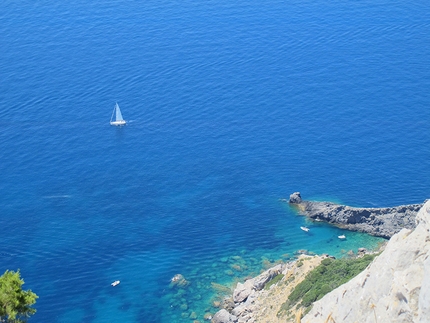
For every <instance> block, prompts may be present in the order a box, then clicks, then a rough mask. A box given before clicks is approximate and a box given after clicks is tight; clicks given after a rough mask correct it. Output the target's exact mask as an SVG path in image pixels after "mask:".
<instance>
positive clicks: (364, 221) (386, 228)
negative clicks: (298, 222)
mask: <svg viewBox="0 0 430 323" xmlns="http://www.w3.org/2000/svg"><path fill="white" fill-rule="evenodd" d="M283 201H286V200H283ZM288 203H289V204H290V205H291V207H293V208H294V209H296V210H297V212H298V213H299V214H301V215H304V216H307V217H309V218H310V219H312V220H315V221H324V222H328V223H330V224H333V225H336V226H338V227H341V228H344V229H348V230H351V231H358V232H364V233H368V234H371V235H374V236H378V237H383V238H387V239H388V238H390V237H392V236H393V235H394V234H396V233H397V232H399V231H400V230H401V229H414V228H415V226H416V222H415V218H416V215H417V213H418V211H419V210H420V208H421V207H422V206H423V205H424V203H421V204H408V205H400V206H396V207H385V208H358V207H351V206H346V205H340V204H336V203H332V202H317V201H305V200H302V197H301V195H300V192H295V193H293V194H291V195H290V199H289V200H288Z"/></svg>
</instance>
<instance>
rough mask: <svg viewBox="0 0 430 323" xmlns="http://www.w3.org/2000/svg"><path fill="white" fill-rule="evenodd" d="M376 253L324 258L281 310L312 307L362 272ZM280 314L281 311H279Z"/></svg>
mask: <svg viewBox="0 0 430 323" xmlns="http://www.w3.org/2000/svg"><path fill="white" fill-rule="evenodd" d="M375 256H376V255H365V256H363V257H361V258H354V259H336V260H335V259H331V258H327V259H324V260H323V261H322V262H321V264H320V265H319V266H318V267H316V268H315V269H313V270H312V271H311V272H310V273H309V274H308V275H307V276H306V278H305V279H304V280H303V281H302V282H301V283H299V284H298V285H297V286H296V287H295V288H294V290H293V291H292V292H291V294H290V295H289V297H288V300H287V301H286V302H285V303H284V304H283V305H282V306H281V310H280V312H283V311H289V309H291V308H292V307H294V306H296V305H297V307H305V308H310V306H311V305H312V303H313V302H315V301H317V300H319V299H321V298H322V297H323V296H324V295H325V294H327V293H329V292H331V291H332V290H334V289H336V288H337V287H339V286H340V285H342V284H344V283H346V282H347V281H349V280H350V279H351V278H353V277H355V276H356V275H358V274H359V273H360V272H362V271H363V270H364V269H365V268H366V267H367V266H368V265H369V264H370V263H371V262H372V260H373V259H374V258H375ZM279 314H280V313H279Z"/></svg>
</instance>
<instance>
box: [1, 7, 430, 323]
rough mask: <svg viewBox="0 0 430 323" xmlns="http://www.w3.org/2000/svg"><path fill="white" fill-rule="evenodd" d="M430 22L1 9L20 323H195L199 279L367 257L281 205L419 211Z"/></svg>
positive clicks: (393, 15)
mask: <svg viewBox="0 0 430 323" xmlns="http://www.w3.org/2000/svg"><path fill="white" fill-rule="evenodd" d="M429 7H430V3H428V1H421V0H419V1H414V2H413V3H410V2H408V1H404V0H402V1H367V0H365V1H331V2H329V3H327V1H320V0H316V1H302V0H301V1H276V0H268V1H264V2H263V3H260V2H258V1H252V0H250V1H236V2H232V1H224V0H218V1H200V2H197V1H187V0H185V1H152V0H147V1H116V0H110V1H83V0H74V1H67V2H66V1H62V2H59V3H53V2H52V1H16V0H14V1H9V0H6V1H3V2H2V5H1V6H0V34H1V35H2V36H1V37H0V48H1V51H0V72H1V74H0V75H1V78H0V102H1V103H2V107H3V113H2V118H1V120H0V151H1V160H0V170H1V172H0V174H1V175H0V176H1V177H0V179H1V180H0V226H1V227H2V232H3V234H2V235H1V237H0V257H1V261H0V264H1V266H0V270H1V271H2V272H3V271H5V270H6V269H12V270H16V269H18V268H19V269H20V270H21V275H22V277H23V278H24V280H25V282H26V283H25V285H24V287H25V288H31V289H32V290H33V291H35V292H36V293H37V294H38V295H39V297H40V298H39V299H38V301H37V303H36V308H37V310H38V312H37V314H36V315H35V316H34V317H32V318H31V320H30V321H31V322H92V323H93V322H113V321H115V322H148V323H153V322H154V323H155V322H163V323H165V322H192V321H193V319H190V317H191V318H193V317H194V315H193V314H192V313H193V312H195V316H196V317H197V320H199V321H201V322H203V320H204V319H203V315H204V314H205V313H214V312H215V311H216V310H217V309H216V308H215V307H213V301H214V300H219V299H220V298H222V297H223V293H222V292H220V289H222V288H219V285H215V284H212V283H216V284H221V285H223V286H226V287H231V286H234V283H235V282H236V281H238V280H242V279H244V277H246V276H248V275H255V274H258V273H259V271H260V270H262V269H264V268H266V267H267V266H270V265H271V264H273V263H274V262H276V261H279V260H288V259H289V258H290V257H292V256H293V254H294V252H296V251H297V250H299V249H306V250H308V251H311V252H315V253H330V254H333V255H336V256H342V255H345V254H346V253H347V251H348V250H356V249H357V248H358V247H362V246H365V247H369V248H371V247H375V246H376V245H377V244H378V243H379V242H380V239H376V238H373V237H369V236H367V235H363V234H358V233H350V232H347V233H345V234H346V235H347V240H346V241H339V240H338V239H337V238H336V236H337V235H339V234H340V233H341V232H342V231H341V230H339V229H337V228H333V227H330V226H328V225H325V224H320V223H318V224H315V223H306V220H305V219H304V218H302V217H299V216H297V215H296V214H294V213H293V211H292V210H291V209H290V208H289V207H288V205H287V204H285V203H282V202H281V201H280V200H279V199H281V198H288V196H289V194H290V193H292V192H294V191H300V192H302V196H303V197H304V198H305V199H319V200H331V201H337V202H341V203H345V204H349V205H355V206H375V207H382V206H394V205H399V204H407V203H421V202H423V201H424V200H425V199H427V198H429V197H430V148H429V143H430V130H429V129H430V127H429V122H430V108H429V107H430V46H429V44H430V10H429V9H430V8H429ZM115 102H118V103H119V105H120V107H121V108H122V112H123V115H124V117H125V119H126V120H128V121H129V124H128V125H127V126H126V127H123V128H115V127H111V126H110V125H109V118H110V115H111V112H112V109H113V107H114V105H115ZM303 224H306V225H308V226H309V227H310V228H311V231H310V233H309V234H306V233H304V232H303V231H301V230H300V229H299V227H300V226H301V225H303ZM177 273H181V274H183V275H184V277H185V278H186V279H187V280H188V281H189V285H187V286H185V287H183V288H178V287H177V286H172V285H171V284H170V279H171V278H172V277H173V275H175V274H177ZM116 279H119V280H121V284H120V285H119V286H117V287H115V288H113V287H111V286H110V283H111V282H112V281H114V280H116ZM217 286H218V287H217Z"/></svg>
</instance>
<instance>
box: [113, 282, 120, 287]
mask: <svg viewBox="0 0 430 323" xmlns="http://www.w3.org/2000/svg"><path fill="white" fill-rule="evenodd" d="M119 283H120V281H119V280H115V281H114V282H113V283H112V284H111V285H112V286H114V287H115V286H116V285H119Z"/></svg>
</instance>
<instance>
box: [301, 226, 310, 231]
mask: <svg viewBox="0 0 430 323" xmlns="http://www.w3.org/2000/svg"><path fill="white" fill-rule="evenodd" d="M300 229H302V230H303V231H305V232H309V231H310V229H309V228H308V227H300Z"/></svg>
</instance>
